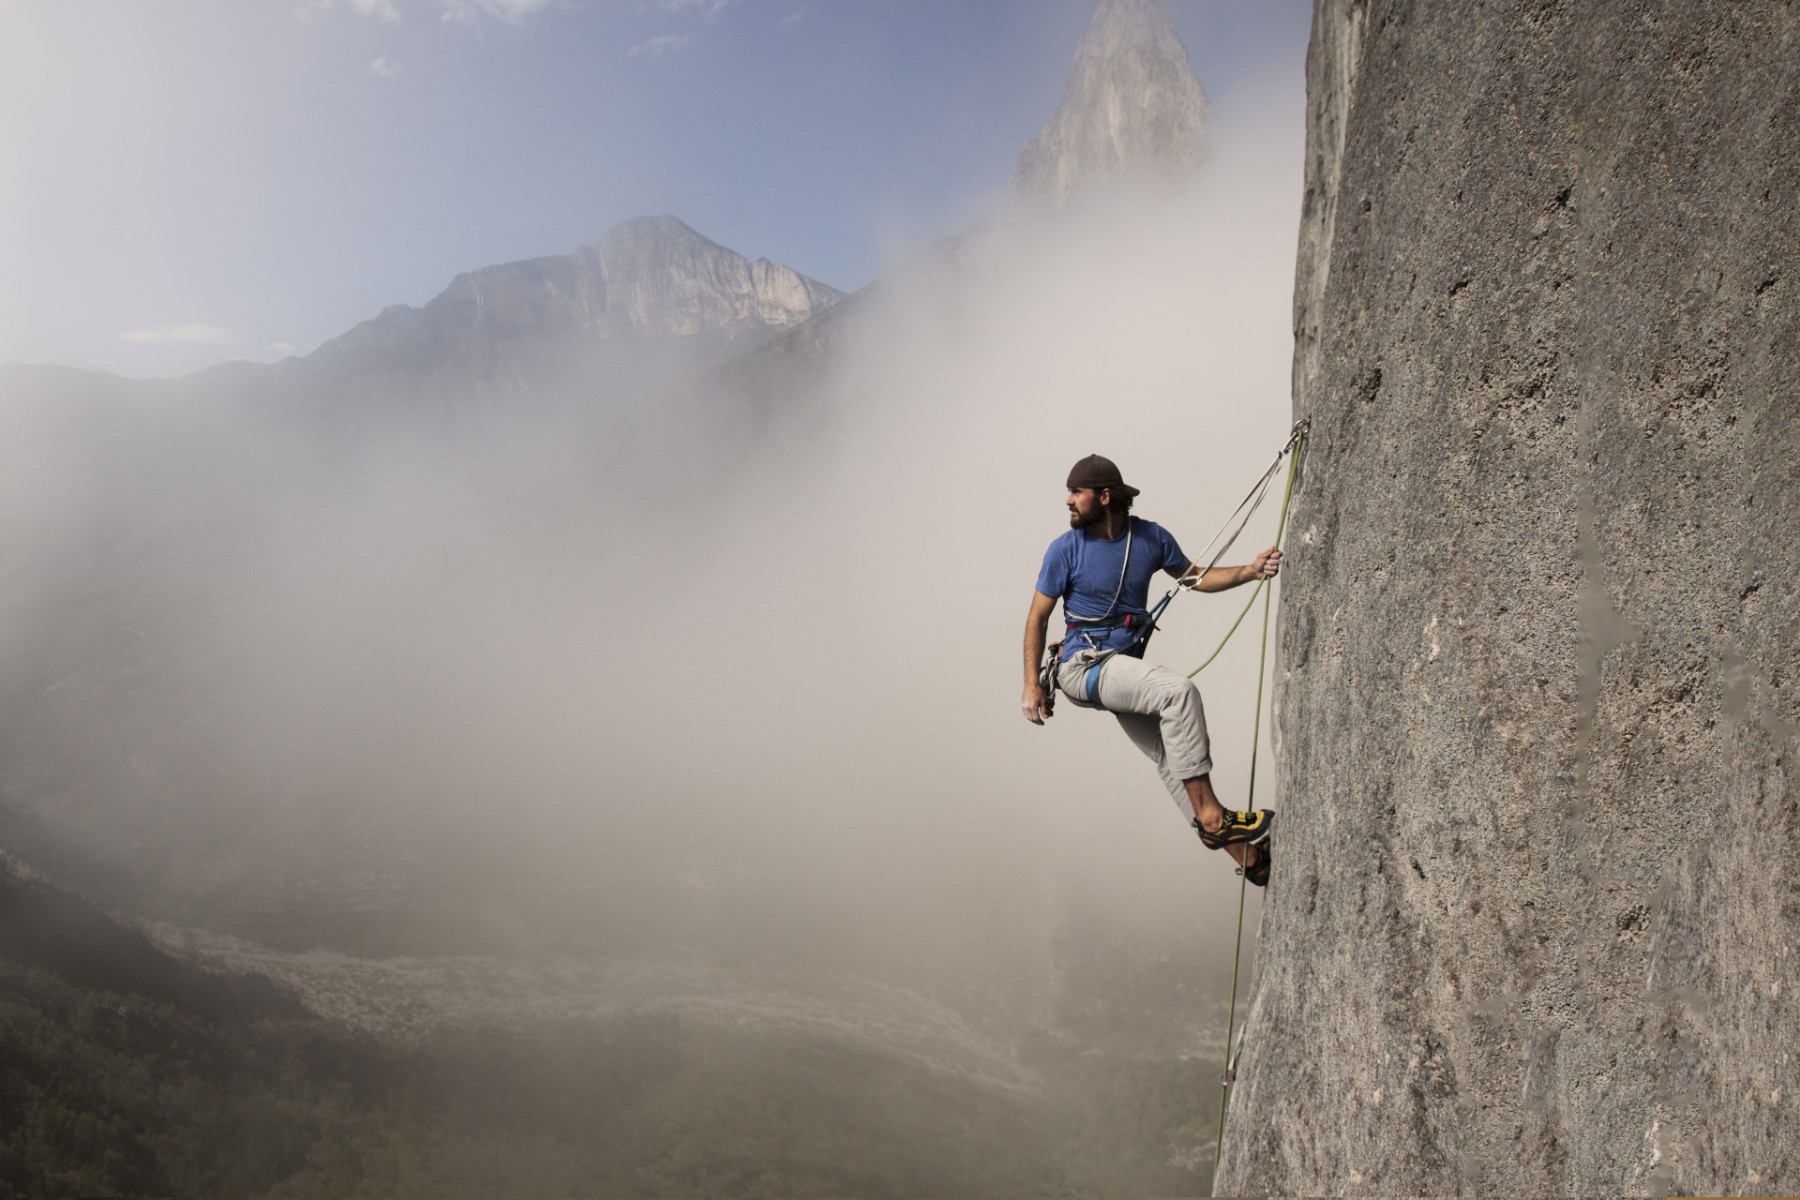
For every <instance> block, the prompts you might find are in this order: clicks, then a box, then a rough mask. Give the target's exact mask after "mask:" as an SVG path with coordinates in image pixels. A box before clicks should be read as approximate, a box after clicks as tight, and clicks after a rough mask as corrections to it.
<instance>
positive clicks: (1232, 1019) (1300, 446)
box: [1188, 421, 1307, 1192]
mask: <svg viewBox="0 0 1800 1200" xmlns="http://www.w3.org/2000/svg"><path fill="white" fill-rule="evenodd" d="M1306 432H1307V425H1306V423H1305V422H1304V421H1302V422H1301V423H1300V424H1298V425H1296V426H1295V427H1294V436H1293V437H1292V438H1291V439H1289V441H1288V444H1287V446H1286V447H1284V448H1283V450H1282V453H1284V454H1285V453H1287V451H1288V450H1292V451H1293V457H1292V458H1290V459H1289V460H1288V476H1287V487H1286V488H1285V489H1284V490H1283V492H1282V496H1281V516H1280V517H1279V518H1278V519H1277V520H1276V523H1275V548H1276V549H1277V550H1279V549H1280V548H1281V540H1282V537H1283V536H1284V535H1285V534H1286V533H1287V518H1288V505H1289V503H1290V502H1291V501H1292V500H1293V498H1294V476H1295V475H1297V474H1299V471H1300V458H1301V455H1302V454H1303V453H1304V452H1305V449H1306ZM1267 582H1268V579H1267V578H1266V577H1265V578H1264V579H1262V580H1260V581H1259V582H1258V583H1257V590H1258V591H1260V592H1262V597H1263V626H1262V650H1261V652H1260V654H1259V655H1258V657H1257V667H1256V715H1255V719H1254V723H1253V724H1252V726H1251V733H1250V786H1249V789H1248V791H1249V795H1248V798H1247V799H1246V800H1245V807H1246V809H1247V810H1248V811H1250V812H1255V811H1256V756H1257V750H1258V749H1259V748H1260V746H1261V743H1262V709H1263V684H1264V682H1265V681H1266V680H1267V678H1268V671H1269V614H1270V610H1271V609H1272V608H1273V605H1274V599H1275V589H1274V588H1272V587H1270V588H1264V587H1263V584H1265V583H1267ZM1254 603H1256V595H1255V593H1252V594H1251V596H1250V604H1254ZM1249 611H1250V605H1249V604H1246V605H1245V606H1244V611H1243V612H1241V613H1239V614H1238V619H1237V620H1236V621H1234V622H1232V625H1231V630H1230V632H1227V633H1226V635H1225V641H1222V642H1220V643H1219V649H1218V650H1214V651H1213V652H1212V655H1211V657H1209V658H1208V659H1207V660H1206V662H1203V663H1201V664H1200V665H1199V666H1198V667H1195V668H1194V669H1193V670H1192V671H1190V672H1189V673H1188V678H1189V679H1192V678H1193V677H1194V676H1195V675H1198V674H1199V673H1200V672H1201V671H1204V670H1205V669H1206V668H1207V666H1208V664H1210V663H1211V662H1212V660H1213V659H1214V658H1217V657H1219V650H1223V649H1224V648H1225V642H1228V641H1230V640H1231V634H1232V633H1235V632H1237V627H1238V625H1240V624H1242V623H1243V620H1244V615H1245V614H1246V613H1248V612H1249ZM1259 844H1260V845H1262V846H1263V849H1262V851H1261V853H1263V854H1267V853H1269V850H1268V843H1267V842H1266V841H1265V842H1262V843H1259ZM1245 853H1246V854H1248V853H1249V852H1248V851H1245ZM1249 887H1250V880H1249V878H1248V876H1247V874H1246V873H1245V870H1244V868H1243V867H1242V866H1241V865H1240V866H1239V867H1238V914H1237V944H1236V946H1235V948H1234V949H1233V950H1232V954H1231V1005H1230V1007H1229V1008H1228V1009H1227V1010H1226V1015H1225V1069H1224V1070H1223V1071H1221V1072H1220V1073H1219V1132H1218V1136H1217V1138H1216V1139H1215V1140H1214V1142H1213V1171H1212V1173H1213V1177H1212V1183H1211V1186H1209V1187H1208V1188H1207V1191H1209V1192H1215V1191H1216V1189H1217V1186H1218V1182H1219V1156H1220V1155H1221V1154H1222V1153H1223V1152H1224V1149H1225V1105H1226V1103H1227V1101H1229V1100H1230V1098H1231V1085H1232V1084H1233V1083H1234V1082H1236V1079H1237V1069H1236V1062H1237V1054H1233V1053H1232V1048H1231V1037H1232V1033H1233V1032H1234V1030H1235V1028H1236V1025H1237V994H1238V971H1239V967H1240V965H1241V964H1242V962H1243V958H1244V907H1245V900H1246V898H1247V896H1248V893H1249ZM1241 1053H1243V1047H1242V1046H1241V1045H1240V1046H1239V1047H1238V1054H1241Z"/></svg>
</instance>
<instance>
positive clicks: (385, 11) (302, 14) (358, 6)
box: [294, 0, 400, 25]
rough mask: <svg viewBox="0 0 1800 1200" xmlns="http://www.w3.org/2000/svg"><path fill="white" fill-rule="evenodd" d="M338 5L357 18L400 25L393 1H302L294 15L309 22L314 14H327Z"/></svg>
mask: <svg viewBox="0 0 1800 1200" xmlns="http://www.w3.org/2000/svg"><path fill="white" fill-rule="evenodd" d="M340 4H342V5H343V7H345V8H348V9H349V10H350V11H351V12H353V13H355V14H356V15H357V16H359V17H376V18H379V19H380V20H383V21H386V22H387V23H388V24H389V25H398V24H399V23H400V9H399V7H398V6H397V5H396V4H395V3H394V0H303V2H302V3H301V4H300V6H299V7H298V8H296V9H295V10H294V15H295V16H297V17H299V18H300V19H301V20H302V21H310V20H312V19H313V16H314V14H316V13H322V12H329V11H331V10H332V9H334V8H336V7H338V6H339V5H340Z"/></svg>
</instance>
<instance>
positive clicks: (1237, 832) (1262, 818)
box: [1194, 808, 1275, 850]
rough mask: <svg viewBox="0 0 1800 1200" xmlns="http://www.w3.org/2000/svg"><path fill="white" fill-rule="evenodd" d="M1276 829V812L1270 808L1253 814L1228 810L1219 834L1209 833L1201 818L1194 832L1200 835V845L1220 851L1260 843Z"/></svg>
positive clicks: (1261, 809) (1196, 818) (1195, 825)
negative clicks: (1229, 847) (1249, 843)
mask: <svg viewBox="0 0 1800 1200" xmlns="http://www.w3.org/2000/svg"><path fill="white" fill-rule="evenodd" d="M1274 828H1275V810H1274V809H1270V808H1259V809H1257V810H1256V811H1255V812H1253V813H1247V812H1238V811H1236V810H1235V809H1230V808H1228V809H1226V810H1225V823H1224V824H1223V825H1221V826H1219V831H1218V832H1217V833H1212V832H1209V831H1208V830H1207V828H1206V826H1204V825H1202V824H1201V823H1200V818H1199V817H1195V818H1194V832H1195V833H1197V834H1199V835H1200V844H1201V845H1203V846H1205V847H1206V848H1207V849H1208V850H1219V849H1222V848H1223V847H1226V846H1231V845H1235V844H1236V843H1238V842H1260V841H1262V840H1263V839H1264V838H1266V837H1268V836H1269V831H1270V830H1272V829H1274Z"/></svg>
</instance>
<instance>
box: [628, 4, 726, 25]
mask: <svg viewBox="0 0 1800 1200" xmlns="http://www.w3.org/2000/svg"><path fill="white" fill-rule="evenodd" d="M735 2H736V0H649V6H650V7H651V8H654V9H656V10H657V11H658V12H664V13H667V14H668V15H669V16H671V17H700V18H701V19H703V20H707V21H710V20H712V19H713V18H714V17H716V16H718V15H719V14H720V13H722V12H724V11H725V10H726V9H727V8H730V7H731V5H732V4H734V3H735Z"/></svg>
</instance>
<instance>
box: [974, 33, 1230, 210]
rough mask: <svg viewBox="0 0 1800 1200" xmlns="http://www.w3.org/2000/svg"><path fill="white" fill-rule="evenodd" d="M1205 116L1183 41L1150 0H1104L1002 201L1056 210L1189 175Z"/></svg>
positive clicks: (1203, 131)
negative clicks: (1118, 188) (1110, 191)
mask: <svg viewBox="0 0 1800 1200" xmlns="http://www.w3.org/2000/svg"><path fill="white" fill-rule="evenodd" d="M1207 113H1208V107H1207V103H1206V92H1205V91H1204V89H1202V88H1201V86H1200V80H1199V79H1198V78H1196V77H1195V75H1194V71H1193V68H1192V67H1191V66H1189V65H1188V55H1187V47H1186V46H1184V45H1182V43H1181V37H1180V35H1178V34H1177V33H1176V32H1175V26H1174V24H1173V23H1172V22H1171V21H1170V20H1169V16H1168V14H1167V13H1165V12H1164V11H1163V10H1162V9H1161V7H1159V6H1158V5H1157V3H1156V0H1105V3H1103V4H1101V6H1100V9H1099V11H1098V12H1096V13H1095V14H1094V20H1093V23H1092V24H1091V25H1090V26H1089V27H1088V32H1087V36H1086V37H1084V38H1083V39H1082V41H1081V45H1080V46H1079V47H1078V48H1077V49H1076V51H1075V64H1074V66H1073V67H1071V68H1070V70H1069V80H1068V85H1067V87H1066V88H1065V89H1064V92H1063V100H1062V104H1061V106H1060V107H1058V109H1057V110H1056V116H1055V117H1054V118H1052V119H1051V122H1050V124H1049V125H1048V126H1047V127H1046V128H1045V129H1044V132H1043V133H1041V134H1039V135H1038V136H1037V137H1036V138H1034V139H1032V140H1031V141H1030V142H1028V143H1027V144H1026V146H1025V148H1024V149H1023V150H1021V151H1020V152H1019V157H1018V159H1017V160H1016V161H1015V163H1014V164H1013V176H1012V184H1011V188H1010V196H1009V199H1010V200H1011V201H1012V203H1013V204H1015V205H1022V206H1025V207H1029V208H1038V209H1049V210H1056V209H1061V208H1064V207H1066V206H1067V205H1068V204H1069V202H1070V201H1071V200H1072V199H1074V198H1075V197H1076V196H1077V195H1079V194H1081V193H1082V192H1085V191H1088V190H1090V189H1095V188H1103V187H1105V186H1106V185H1108V184H1115V183H1120V182H1126V181H1151V182H1155V181H1163V182H1175V181H1179V180H1181V179H1184V178H1187V177H1188V176H1189V175H1191V174H1192V172H1193V170H1194V168H1195V167H1197V166H1198V165H1199V163H1200V159H1201V155H1202V152H1203V150H1204V147H1205V141H1206V122H1207Z"/></svg>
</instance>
